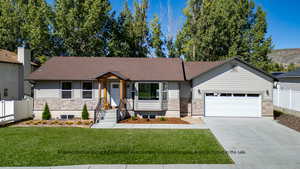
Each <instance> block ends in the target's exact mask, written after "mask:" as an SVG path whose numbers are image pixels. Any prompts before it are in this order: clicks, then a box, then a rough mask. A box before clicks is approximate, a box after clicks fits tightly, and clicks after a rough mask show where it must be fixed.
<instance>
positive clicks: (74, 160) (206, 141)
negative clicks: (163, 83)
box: [0, 127, 232, 166]
mask: <svg viewBox="0 0 300 169" xmlns="http://www.w3.org/2000/svg"><path fill="white" fill-rule="evenodd" d="M225 163H226V164H228V163H232V160H231V159H230V157H229V156H228V155H227V153H225V152H224V149H223V148H222V146H220V145H219V143H218V142H217V140H216V139H215V137H214V136H213V134H212V133H211V132H210V131H209V130H148V129H147V130H137V129H135V130H134V129H133V130H130V129H128V130H127V129H105V130H103V129H86V128H42V127H32V128H19V127H18V128H17V127H16V128H12V127H11V128H0V166H54V165H78V164H225Z"/></svg>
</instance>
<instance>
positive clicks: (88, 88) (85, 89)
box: [82, 82, 93, 99]
mask: <svg viewBox="0 0 300 169" xmlns="http://www.w3.org/2000/svg"><path fill="white" fill-rule="evenodd" d="M82 98H83V99H91V98H93V83H92V82H83V83H82Z"/></svg>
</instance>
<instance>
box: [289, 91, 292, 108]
mask: <svg viewBox="0 0 300 169" xmlns="http://www.w3.org/2000/svg"><path fill="white" fill-rule="evenodd" d="M289 107H290V110H291V109H292V89H290V105H289Z"/></svg>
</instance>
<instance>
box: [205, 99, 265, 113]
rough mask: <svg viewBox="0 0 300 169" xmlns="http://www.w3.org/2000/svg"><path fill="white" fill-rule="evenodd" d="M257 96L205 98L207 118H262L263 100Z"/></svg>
mask: <svg viewBox="0 0 300 169" xmlns="http://www.w3.org/2000/svg"><path fill="white" fill-rule="evenodd" d="M257 96H258V97H257ZM257 96H255V95H254V96H253V95H251V96H249V97H248V96H247V95H246V94H245V95H244V97H240V96H234V95H232V96H229V97H228V96H220V95H219V96H205V116H222V117H260V115H261V98H260V97H259V95H257Z"/></svg>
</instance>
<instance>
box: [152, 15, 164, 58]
mask: <svg viewBox="0 0 300 169" xmlns="http://www.w3.org/2000/svg"><path fill="white" fill-rule="evenodd" d="M151 31H152V34H151V41H150V44H151V47H152V48H154V53H155V56H156V57H166V55H165V53H164V41H163V40H162V37H163V33H162V31H161V25H160V23H159V18H158V16H157V15H155V16H154V19H153V20H152V22H151Z"/></svg>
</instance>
